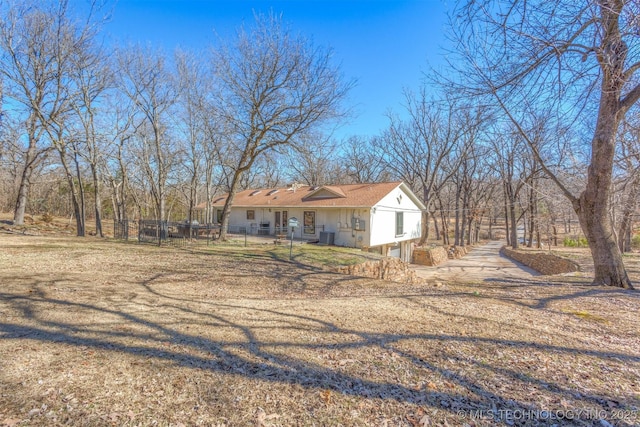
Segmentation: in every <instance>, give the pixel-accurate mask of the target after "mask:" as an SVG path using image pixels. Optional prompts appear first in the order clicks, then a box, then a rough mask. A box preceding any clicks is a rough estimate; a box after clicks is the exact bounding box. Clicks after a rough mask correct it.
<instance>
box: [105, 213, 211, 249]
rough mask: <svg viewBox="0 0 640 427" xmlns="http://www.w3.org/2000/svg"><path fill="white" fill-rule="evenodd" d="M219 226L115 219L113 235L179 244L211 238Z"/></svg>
mask: <svg viewBox="0 0 640 427" xmlns="http://www.w3.org/2000/svg"><path fill="white" fill-rule="evenodd" d="M218 230H219V227H217V226H215V225H212V224H207V225H200V224H189V223H186V222H172V221H157V220H146V219H141V220H125V221H115V220H114V221H113V237H114V238H115V239H120V240H133V239H137V241H138V242H140V243H158V242H159V243H166V244H179V243H183V242H185V241H193V240H210V239H212V238H213V237H214V235H215V233H216V232H217V231H218Z"/></svg>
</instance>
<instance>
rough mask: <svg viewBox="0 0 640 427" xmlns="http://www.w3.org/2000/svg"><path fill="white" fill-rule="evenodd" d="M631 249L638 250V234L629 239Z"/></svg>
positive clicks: (639, 236) (639, 246) (639, 240)
mask: <svg viewBox="0 0 640 427" xmlns="http://www.w3.org/2000/svg"><path fill="white" fill-rule="evenodd" d="M631 247H632V248H633V249H640V234H635V235H634V236H633V237H632V238H631Z"/></svg>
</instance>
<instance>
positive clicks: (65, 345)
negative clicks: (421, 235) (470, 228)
mask: <svg viewBox="0 0 640 427" xmlns="http://www.w3.org/2000/svg"><path fill="white" fill-rule="evenodd" d="M630 262H637V259H636V258H633V259H632V260H630ZM634 271H635V270H634ZM634 279H636V280H638V279H640V277H634ZM639 308H640V292H632V291H625V290H618V289H609V288H601V287H594V286H591V285H590V284H589V279H588V277H581V276H574V277H562V276H557V277H544V276H541V277H535V278H532V279H530V280H526V281H525V280H516V279H503V280H500V281H493V282H477V283H438V285H437V286H436V285H435V284H434V283H425V284H422V285H415V286H405V285H399V284H395V283H388V282H383V281H377V280H371V279H362V278H355V277H349V276H341V275H337V274H334V273H330V272H327V271H324V270H321V269H319V268H314V267H310V266H305V265H302V264H296V263H289V262H286V261H282V260H274V259H272V258H270V257H266V256H262V255H260V254H259V253H253V252H252V250H251V249H248V250H247V251H246V252H243V251H234V252H230V253H229V254H224V253H221V252H220V251H217V252H215V253H211V252H208V251H207V250H206V249H204V248H196V249H188V248H186V249H185V248H167V247H162V248H158V247H155V246H145V245H138V244H125V243H118V242H113V241H109V240H101V239H97V238H92V237H88V238H75V237H51V236H42V235H41V236H29V235H16V234H8V233H2V232H0V425H6V426H17V425H29V426H39V425H42V426H45V425H46V426H50V425H74V426H83V425H86V426H103V425H104V426H107V425H118V426H149V425H159V426H190V425H203V426H337V425H344V426H431V425H444V426H446V425H448V426H465V425H467V426H492V425H496V424H501V423H504V425H516V426H521V425H576V426H591V425H598V426H609V425H614V426H634V425H640V413H639V412H638V410H639V407H640V331H639V328H638V312H639Z"/></svg>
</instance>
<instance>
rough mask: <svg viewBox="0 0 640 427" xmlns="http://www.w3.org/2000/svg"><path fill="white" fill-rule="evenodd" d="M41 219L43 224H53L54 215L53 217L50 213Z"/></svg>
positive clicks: (43, 215)
mask: <svg viewBox="0 0 640 427" xmlns="http://www.w3.org/2000/svg"><path fill="white" fill-rule="evenodd" d="M40 219H41V220H42V222H45V223H47V224H49V223H51V222H53V215H51V214H50V213H49V212H47V213H45V214H42V217H40Z"/></svg>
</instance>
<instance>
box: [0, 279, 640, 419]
mask: <svg viewBox="0 0 640 427" xmlns="http://www.w3.org/2000/svg"><path fill="white" fill-rule="evenodd" d="M317 273H318V272H316V271H315V270H313V269H305V268H302V269H300V270H299V271H298V272H296V273H295V274H293V275H292V280H301V278H304V276H305V275H306V274H317ZM165 275H166V276H171V273H157V274H155V275H153V276H152V277H150V278H148V279H146V280H141V281H139V282H138V283H137V285H135V286H134V287H132V288H131V289H129V291H134V292H135V294H136V295H135V307H134V306H132V305H131V304H132V301H131V297H130V296H127V295H125V294H124V293H123V292H116V295H115V298H111V299H110V300H109V301H108V303H105V301H102V302H92V301H91V300H90V299H88V298H85V300H84V301H82V300H79V298H76V297H74V294H73V292H70V293H68V294H66V296H65V294H64V293H60V292H57V293H56V292H52V287H53V286H55V284H56V283H64V282H65V281H72V280H73V278H66V277H63V276H61V277H58V278H56V279H55V280H53V281H52V280H51V279H50V278H49V279H47V280H43V278H41V277H38V276H37V275H33V276H25V277H23V278H22V280H23V281H24V283H26V284H28V288H29V289H30V290H31V291H30V292H27V293H24V292H23V293H11V292H0V303H1V304H2V305H1V306H0V307H2V311H7V312H11V313H14V315H13V316H11V317H4V318H3V319H2V321H0V339H1V340H2V341H5V342H7V341H8V340H22V339H26V340H36V341H41V342H44V343H53V344H63V345H66V346H81V347H90V348H93V349H98V350H103V351H107V352H121V353H125V354H130V355H133V356H141V357H145V358H154V359H158V360H163V361H167V362H170V363H173V364H175V365H176V366H183V367H187V368H193V369H203V370H208V371H212V372H219V373H224V374H233V375H239V376H242V377H245V378H249V379H255V380H259V381H267V382H274V383H281V384H295V385H298V386H301V387H304V388H306V389H317V390H331V391H332V392H335V393H340V394H343V395H350V396H358V397H361V398H366V399H385V400H394V401H398V402H403V403H410V404H415V405H420V406H424V407H431V408H437V409H441V410H445V411H448V412H450V413H451V415H455V414H456V413H458V411H472V410H480V409H481V410H485V411H491V410H495V409H496V408H500V409H501V410H511V411H517V410H520V411H538V412H540V411H542V410H544V409H548V408H541V407H540V406H539V405H538V404H535V403H531V402H528V401H525V400H518V399H513V398H512V396H510V395H509V393H508V392H500V389H499V388H496V387H492V386H488V385H487V384H486V383H483V382H482V381H480V380H479V377H477V376H475V375H474V374H473V373H472V372H470V371H469V368H472V369H477V370H482V371H486V372H489V373H491V374H492V375H496V376H499V377H500V378H504V379H505V380H506V381H510V382H513V383H518V384H522V386H524V387H538V388H542V389H545V390H546V392H547V393H550V394H551V395H553V396H555V397H556V398H557V399H559V400H561V399H569V400H572V401H574V402H578V403H579V404H581V405H584V406H587V407H597V408H601V409H602V411H605V412H606V413H607V414H611V413H612V411H613V410H615V409H616V408H620V407H633V406H638V404H639V403H640V401H639V400H638V398H637V396H633V395H627V396H618V397H617V399H613V398H612V396H610V395H607V394H606V392H604V391H601V392H597V391H595V390H594V391H592V392H591V393H585V392H584V391H582V392H580V393H578V392H577V391H576V390H573V389H571V388H570V387H568V386H565V385H563V384H559V383H557V382H556V381H554V380H552V379H544V378H538V377H535V376H532V375H525V374H523V373H522V372H520V371H518V370H516V369H512V368H509V367H504V366H502V365H501V364H498V363H497V362H496V361H483V360H476V359H475V358H474V357H473V355H472V354H466V355H464V356H461V355H460V353H458V352H456V353H445V354H442V355H441V356H440V357H439V358H437V359H436V360H431V359H429V358H426V357H425V356H423V355H422V354H421V352H420V351H419V350H417V349H416V348H415V347H412V348H410V349H407V348H405V347H406V346H405V344H406V343H408V342H416V341H418V342H420V343H422V344H423V345H424V346H425V347H429V346H434V345H437V344H438V343H444V342H446V343H448V344H449V345H451V344H452V343H455V344H456V345H459V346H465V345H475V346H486V347H489V348H493V349H495V350H496V351H509V350H510V349H513V348H518V349H521V350H523V351H528V352H538V353H549V354H554V355H560V356H578V355H579V356H581V357H590V358H592V359H593V361H595V362H602V363H607V362H610V361H611V360H617V361H620V362H622V363H626V364H638V363H640V355H637V354H627V353H621V352H615V351H611V352H607V351H600V350H593V351H589V350H585V349H582V348H574V347H571V346H559V345H552V344H545V343H542V342H536V341H526V340H522V341H518V340H513V339H498V338H487V337H481V336H461V335H455V334H448V333H444V332H443V333H390V332H381V331H376V330H358V329H353V328H349V327H345V326H340V325H338V324H337V323H336V322H334V321H329V320H326V319H324V318H321V317H319V316H317V315H311V314H303V313H298V312H295V313H292V312H288V311H286V310H285V309H280V308H264V307H261V306H255V305H251V304H248V303H247V302H245V303H239V302H229V301H203V300H200V299H196V298H194V297H192V296H186V295H185V296H176V295H173V294H169V293H167V292H166V291H164V290H162V289H158V288H156V286H158V283H161V282H162V280H163V278H164V277H165ZM509 285H510V284H509V283H507V286H509ZM25 289H26V288H25ZM598 293H599V292H598V290H588V291H579V292H577V293H576V294H575V295H565V296H562V298H563V299H566V298H576V297H580V296H583V295H594V294H598ZM54 294H55V295H54ZM397 297H399V298H405V297H406V298H409V296H406V295H398V296H397ZM551 301H553V300H551V299H541V300H540V301H538V302H537V303H536V304H535V305H534V307H533V308H545V307H547V306H548V304H549V303H550V302H551ZM515 302H516V303H519V302H517V301H515ZM143 307H144V308H146V310H145V311H142V310H140V309H141V308H143ZM276 307H277V306H276ZM57 312H60V313H70V312H72V313H75V314H76V315H75V316H73V320H56V316H55V313H57ZM151 313H153V314H151ZM247 317H251V318H252V320H251V321H248V320H246V319H247ZM100 318H107V319H110V321H109V322H105V323H99V322H97V323H89V322H87V321H86V319H100ZM177 319H182V320H181V321H177ZM243 319H245V320H243ZM189 322H191V323H193V322H196V323H198V324H200V325H206V326H207V327H209V328H217V329H224V330H227V331H230V333H231V334H232V336H233V337H232V338H227V339H222V338H216V337H215V334H214V335H213V336H203V335H199V334H193V333H191V332H189V331H188V329H185V328H184V324H186V323H189ZM114 324H125V325H127V326H128V329H127V330H123V329H114V328H113V325H114ZM283 331H285V332H286V333H287V335H290V336H291V338H290V339H273V338H271V337H272V336H274V337H280V336H281V335H282V332H283ZM301 332H304V335H309V334H311V335H313V336H315V337H318V338H319V339H317V340H315V341H310V340H306V339H300V336H299V334H300V333H301ZM294 337H297V338H298V340H296V339H294ZM167 342H170V343H171V344H172V345H173V346H174V347H169V348H168V347H167V346H166V343H167ZM361 349H368V350H372V351H375V352H380V353H385V354H394V355H395V356H396V357H397V358H398V362H397V363H401V364H403V365H406V366H408V367H411V368H412V369H419V370H421V372H424V373H425V375H426V374H427V373H428V374H429V375H432V376H436V377H440V378H444V379H446V380H447V381H449V382H450V383H452V384H453V387H452V388H453V389H452V391H442V390H438V391H434V390H429V389H427V388H421V389H415V388H413V387H410V386H408V385H407V384H403V383H401V382H400V381H394V380H391V379H388V380H385V381H374V380H371V379H368V378H366V375H363V374H355V373H350V372H346V371H344V370H341V369H339V368H338V367H334V366H327V365H326V364H322V363H319V362H314V361H313V360H312V359H310V358H303V357H300V356H299V353H298V352H299V351H303V350H304V351H312V352H318V351H339V352H344V351H347V350H348V351H358V350H361ZM443 360H450V361H451V360H453V362H454V363H453V364H451V363H444V362H443ZM458 364H459V367H458ZM387 378H393V376H392V375H388V376H387ZM612 402H613V403H612ZM502 421H505V422H507V421H508V420H502ZM538 422H539V424H540V425H545V424H547V423H548V424H553V423H554V422H556V420H553V419H544V418H542V419H539V420H538ZM567 425H569V424H567ZM576 425H579V424H576ZM618 425H620V426H630V425H632V424H625V422H624V421H620V422H619V423H618Z"/></svg>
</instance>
